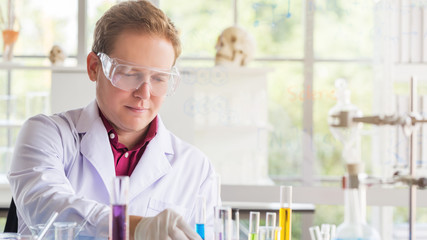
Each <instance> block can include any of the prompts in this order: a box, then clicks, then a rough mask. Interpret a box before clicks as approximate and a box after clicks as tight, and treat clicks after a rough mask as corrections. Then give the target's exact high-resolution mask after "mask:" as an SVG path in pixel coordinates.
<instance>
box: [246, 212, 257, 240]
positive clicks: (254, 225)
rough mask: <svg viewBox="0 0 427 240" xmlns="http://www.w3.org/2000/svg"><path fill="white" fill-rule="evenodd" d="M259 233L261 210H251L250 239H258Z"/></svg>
mask: <svg viewBox="0 0 427 240" xmlns="http://www.w3.org/2000/svg"><path fill="white" fill-rule="evenodd" d="M258 234H259V212H252V211H251V212H249V234H248V240H258Z"/></svg>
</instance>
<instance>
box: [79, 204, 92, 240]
mask: <svg viewBox="0 0 427 240" xmlns="http://www.w3.org/2000/svg"><path fill="white" fill-rule="evenodd" d="M95 207H96V205H95V206H93V208H92V209H91V210H90V212H89V213H88V214H87V215H88V216H90V215H91V214H92V212H93V210H95ZM88 220H89V217H86V219H85V220H84V221H83V223H82V224H81V225H80V228H79V230H77V232H76V234H74V239H76V238H77V236H79V233H80V232H81V231H82V230H83V228H84V227H85V225H86V223H87V221H88Z"/></svg>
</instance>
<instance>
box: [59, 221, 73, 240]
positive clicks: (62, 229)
mask: <svg viewBox="0 0 427 240" xmlns="http://www.w3.org/2000/svg"><path fill="white" fill-rule="evenodd" d="M53 226H54V227H55V240H73V239H74V233H75V231H76V230H77V223H76V222H55V223H53Z"/></svg>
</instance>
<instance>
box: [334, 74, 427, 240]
mask: <svg viewBox="0 0 427 240" xmlns="http://www.w3.org/2000/svg"><path fill="white" fill-rule="evenodd" d="M335 87H336V88H337V92H336V94H337V101H338V102H337V104H336V105H335V106H334V107H333V108H332V109H331V110H330V111H329V114H328V124H329V126H330V128H331V132H332V133H333V134H334V136H335V137H336V138H338V140H340V141H342V142H343V144H344V151H348V150H349V148H350V147H355V146H356V143H355V141H356V140H354V139H355V136H350V135H358V134H359V132H358V129H360V128H361V124H363V123H364V124H372V125H377V126H384V125H391V126H397V127H401V128H402V130H403V132H404V134H405V136H406V137H408V139H409V174H403V175H402V174H401V173H399V172H396V173H395V174H394V175H393V176H392V178H390V179H386V180H379V179H372V178H371V179H368V178H364V179H360V181H361V183H362V184H365V185H372V184H397V183H403V184H406V185H408V186H409V239H410V240H412V239H415V234H414V228H415V210H416V189H417V188H420V189H425V188H427V178H425V177H416V175H415V154H414V146H415V136H414V134H413V133H414V132H415V130H416V129H417V127H418V126H419V125H421V124H424V123H427V118H423V117H422V116H421V115H420V114H419V113H417V112H415V111H416V110H415V109H416V107H417V102H416V99H417V98H416V95H417V94H416V89H417V87H416V81H415V80H414V78H413V77H412V78H411V80H410V96H409V99H410V112H409V113H407V114H402V115H399V114H395V115H390V116H362V113H361V112H360V111H359V110H358V109H357V107H355V106H354V105H352V104H351V103H350V92H349V91H348V90H347V83H346V81H345V80H343V79H338V80H336V82H335ZM354 151H357V150H354ZM346 153H348V152H346ZM356 155H357V154H356ZM343 157H344V156H343ZM344 158H345V157H344ZM350 158H353V159H344V160H346V161H347V162H351V161H354V160H355V159H354V158H357V156H355V154H352V156H351V157H350ZM356 161H357V159H356Z"/></svg>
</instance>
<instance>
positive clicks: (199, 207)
mask: <svg viewBox="0 0 427 240" xmlns="http://www.w3.org/2000/svg"><path fill="white" fill-rule="evenodd" d="M205 224H206V199H205V197H204V196H198V197H197V199H196V232H197V233H198V234H199V236H200V237H201V238H202V239H203V240H204V239H205Z"/></svg>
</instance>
